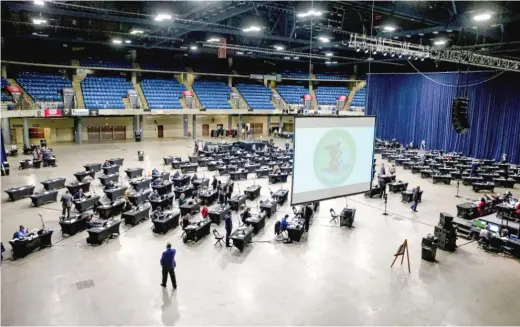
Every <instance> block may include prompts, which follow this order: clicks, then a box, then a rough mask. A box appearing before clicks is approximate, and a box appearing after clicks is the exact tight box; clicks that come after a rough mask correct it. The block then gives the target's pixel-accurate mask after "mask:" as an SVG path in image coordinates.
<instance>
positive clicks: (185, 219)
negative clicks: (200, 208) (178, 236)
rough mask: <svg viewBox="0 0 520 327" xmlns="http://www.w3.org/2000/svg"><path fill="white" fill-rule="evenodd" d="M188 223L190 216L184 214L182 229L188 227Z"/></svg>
mask: <svg viewBox="0 0 520 327" xmlns="http://www.w3.org/2000/svg"><path fill="white" fill-rule="evenodd" d="M189 225H190V216H189V215H185V216H184V217H182V224H181V226H182V229H184V228H186V227H188V226H189Z"/></svg>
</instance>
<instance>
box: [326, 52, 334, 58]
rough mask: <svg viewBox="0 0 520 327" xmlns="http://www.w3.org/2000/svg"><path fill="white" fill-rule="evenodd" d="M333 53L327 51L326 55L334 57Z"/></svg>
mask: <svg viewBox="0 0 520 327" xmlns="http://www.w3.org/2000/svg"><path fill="white" fill-rule="evenodd" d="M332 55H333V53H332V52H325V57H332Z"/></svg>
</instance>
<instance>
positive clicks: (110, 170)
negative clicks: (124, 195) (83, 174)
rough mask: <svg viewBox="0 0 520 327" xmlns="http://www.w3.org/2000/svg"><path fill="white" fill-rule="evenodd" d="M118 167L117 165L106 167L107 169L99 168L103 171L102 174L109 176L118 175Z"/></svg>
mask: <svg viewBox="0 0 520 327" xmlns="http://www.w3.org/2000/svg"><path fill="white" fill-rule="evenodd" d="M119 167H120V166H118V165H113V166H108V167H101V170H103V174H105V175H110V174H113V173H118V172H119Z"/></svg>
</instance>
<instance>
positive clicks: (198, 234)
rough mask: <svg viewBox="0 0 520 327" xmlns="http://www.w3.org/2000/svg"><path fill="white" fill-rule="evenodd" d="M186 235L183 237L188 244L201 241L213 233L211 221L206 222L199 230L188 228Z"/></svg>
mask: <svg viewBox="0 0 520 327" xmlns="http://www.w3.org/2000/svg"><path fill="white" fill-rule="evenodd" d="M184 231H185V235H184V237H183V242H184V243H187V242H188V241H193V242H198V241H199V240H200V239H202V238H204V237H205V236H207V235H209V234H210V231H211V221H209V220H208V221H207V222H204V223H203V224H202V226H200V227H198V228H194V229H192V228H188V229H185V230H184Z"/></svg>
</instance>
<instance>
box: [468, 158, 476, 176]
mask: <svg viewBox="0 0 520 327" xmlns="http://www.w3.org/2000/svg"><path fill="white" fill-rule="evenodd" d="M477 170H478V162H476V161H473V162H472V163H471V172H470V173H469V176H470V177H473V175H476V172H477Z"/></svg>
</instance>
